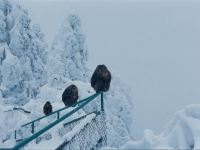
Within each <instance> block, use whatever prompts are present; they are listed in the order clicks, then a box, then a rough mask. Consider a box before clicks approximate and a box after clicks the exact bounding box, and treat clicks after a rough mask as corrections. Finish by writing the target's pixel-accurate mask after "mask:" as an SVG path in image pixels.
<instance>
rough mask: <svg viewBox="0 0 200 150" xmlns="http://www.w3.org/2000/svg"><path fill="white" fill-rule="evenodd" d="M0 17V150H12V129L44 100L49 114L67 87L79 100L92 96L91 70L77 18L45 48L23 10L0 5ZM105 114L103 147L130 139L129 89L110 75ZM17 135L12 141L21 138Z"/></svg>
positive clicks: (2, 0)
mask: <svg viewBox="0 0 200 150" xmlns="http://www.w3.org/2000/svg"><path fill="white" fill-rule="evenodd" d="M0 14H1V15H0V19H1V26H0V32H1V33H0V38H1V40H0V58H1V64H0V75H1V80H0V92H1V95H0V96H1V97H0V108H1V109H0V120H1V124H0V147H2V146H3V147H12V146H13V145H14V144H15V141H14V140H13V139H14V130H16V129H19V128H20V126H21V125H22V124H24V123H26V122H29V121H31V120H33V119H36V118H38V117H41V116H43V111H42V107H43V105H44V104H45V102H46V101H50V102H51V103H52V105H53V110H54V111H55V110H57V109H60V108H62V107H64V104H63V102H62V100H61V96H62V92H63V91H64V89H65V88H66V87H67V86H68V85H70V84H72V83H73V84H75V85H76V86H77V87H78V91H79V100H81V99H83V98H86V97H88V96H91V95H92V94H94V93H95V91H94V90H93V89H92V87H91V86H90V77H91V74H92V72H93V70H90V68H88V67H87V60H88V49H87V45H86V43H85V35H84V34H83V32H82V30H81V20H80V18H79V17H78V16H77V15H70V16H68V17H67V18H65V19H64V22H63V24H62V25H61V28H60V30H59V31H58V33H57V35H55V40H54V42H53V43H52V45H50V46H47V44H46V42H45V41H44V34H43V33H42V31H41V30H40V27H39V25H34V24H32V22H31V18H30V16H29V14H28V11H27V10H25V9H23V8H21V6H19V5H18V4H16V3H14V2H12V1H9V0H0ZM102 63H103V62H102ZM98 105H99V101H95V102H94V103H93V104H92V105H91V106H87V107H86V108H84V109H83V110H82V111H81V112H80V114H84V112H89V111H91V110H93V109H94V108H95V107H97V106H98ZM16 108H22V109H23V110H25V111H23V110H22V109H16ZM26 111H27V112H30V113H27V112H26ZM105 113H106V122H107V139H108V145H109V146H113V147H120V146H121V145H122V144H123V143H125V142H127V141H129V140H131V139H132V135H131V134H130V130H131V123H132V121H133V117H132V116H133V114H132V102H131V96H130V88H129V87H128V86H127V85H126V84H124V83H123V82H122V81H121V80H120V79H119V78H117V77H116V76H115V75H112V82H111V88H110V91H109V92H107V93H105ZM40 124H41V125H40ZM42 124H43V123H42V122H41V123H39V124H38V125H37V126H36V128H38V129H40V128H41V126H42ZM56 129H59V127H57V128H56ZM56 131H57V130H56ZM23 132H25V131H20V133H19V135H18V136H23V134H26V133H23ZM50 143H51V142H50Z"/></svg>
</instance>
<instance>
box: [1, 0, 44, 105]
mask: <svg viewBox="0 0 200 150" xmlns="http://www.w3.org/2000/svg"><path fill="white" fill-rule="evenodd" d="M30 23H31V19H30V17H29V15H28V12H27V11H26V10H24V9H22V8H21V7H20V6H18V5H17V4H15V3H13V2H11V1H8V0H1V1H0V44H1V56H0V57H1V64H2V66H1V80H2V84H1V87H3V88H2V89H1V92H2V96H3V98H6V100H7V101H8V103H10V102H12V103H17V104H19V103H21V104H23V103H25V102H26V101H28V100H29V99H30V98H36V96H37V95H38V93H39V88H40V87H41V86H43V85H44V84H46V83H47V71H46V62H47V60H46V59H47V44H46V43H45V42H44V39H43V38H44V36H43V34H42V32H41V31H40V27H39V25H34V26H31V24H30ZM5 50H6V52H5ZM8 54H9V55H8ZM8 56H10V58H13V60H14V61H8V60H9V58H8ZM8 68H10V69H8ZM11 79H12V80H11ZM19 93H20V94H19ZM16 95H17V96H16Z"/></svg>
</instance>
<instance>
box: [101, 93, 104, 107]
mask: <svg viewBox="0 0 200 150" xmlns="http://www.w3.org/2000/svg"><path fill="white" fill-rule="evenodd" d="M101 111H104V104H103V92H102V93H101Z"/></svg>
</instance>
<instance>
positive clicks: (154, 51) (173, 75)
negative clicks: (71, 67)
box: [17, 0, 200, 137]
mask: <svg viewBox="0 0 200 150" xmlns="http://www.w3.org/2000/svg"><path fill="white" fill-rule="evenodd" d="M17 1H20V3H21V4H22V6H24V7H25V8H27V9H28V10H29V14H30V16H31V18H32V22H33V23H38V24H40V25H41V28H42V30H43V31H44V33H45V35H46V40H47V41H48V43H49V45H50V44H51V42H52V40H53V37H54V36H55V34H56V31H57V30H58V29H59V27H60V24H61V23H62V21H63V20H64V17H66V16H67V15H68V14H70V13H75V14H78V15H79V16H80V17H81V19H82V25H83V31H84V32H85V34H86V37H87V39H86V42H87V44H88V48H89V54H90V57H89V65H90V66H91V68H94V67H96V65H97V64H102V63H104V64H106V65H108V67H109V69H110V70H112V72H114V73H115V74H118V75H119V76H121V77H122V78H124V79H125V80H126V81H127V82H129V84H130V85H131V86H132V87H133V89H134V90H133V94H134V105H135V107H134V111H135V116H134V117H135V122H134V133H135V135H136V137H139V136H141V134H142V132H143V129H145V128H149V129H152V130H153V131H155V132H156V133H158V132H159V131H161V129H163V125H164V124H165V123H166V122H167V120H169V119H170V118H171V117H172V115H173V113H174V112H175V111H176V110H178V109H180V108H182V107H184V106H186V105H189V104H192V103H199V102H200V92H199V90H200V3H199V2H196V1H189V0H188V2H187V1H185V2H183V1H176V2H174V1H171V2H169V1H164V0H162V1H160V2H158V1H151V0H146V1H142V2H138V1H116V0H115V1H109V2H108V1H101V2H100V1H95V2H92V1H84V2H81V1H77V0H76V2H73V3H72V2H70V1H64V0H62V1H61V0H17Z"/></svg>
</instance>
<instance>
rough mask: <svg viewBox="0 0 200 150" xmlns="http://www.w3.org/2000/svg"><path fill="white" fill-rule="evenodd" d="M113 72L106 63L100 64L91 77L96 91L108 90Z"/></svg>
mask: <svg viewBox="0 0 200 150" xmlns="http://www.w3.org/2000/svg"><path fill="white" fill-rule="evenodd" d="M110 82H111V73H110V71H109V70H108V69H107V67H106V66H105V65H98V66H97V67H96V69H95V71H94V73H93V75H92V77H91V86H92V87H93V88H94V90H95V91H96V92H106V91H108V90H109V88H110Z"/></svg>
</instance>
